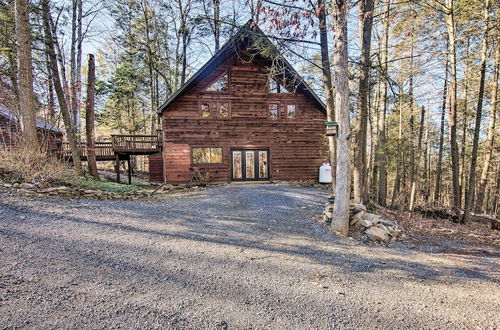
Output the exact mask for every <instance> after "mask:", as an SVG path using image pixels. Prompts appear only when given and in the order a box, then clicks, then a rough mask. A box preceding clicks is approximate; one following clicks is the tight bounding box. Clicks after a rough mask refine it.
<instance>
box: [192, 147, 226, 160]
mask: <svg viewBox="0 0 500 330" xmlns="http://www.w3.org/2000/svg"><path fill="white" fill-rule="evenodd" d="M193 164H222V148H193Z"/></svg>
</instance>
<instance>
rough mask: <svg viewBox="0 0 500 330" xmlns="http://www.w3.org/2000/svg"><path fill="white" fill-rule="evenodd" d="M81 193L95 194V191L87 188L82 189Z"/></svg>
mask: <svg viewBox="0 0 500 330" xmlns="http://www.w3.org/2000/svg"><path fill="white" fill-rule="evenodd" d="M83 193H84V194H95V193H97V191H95V190H90V189H87V190H84V191H83Z"/></svg>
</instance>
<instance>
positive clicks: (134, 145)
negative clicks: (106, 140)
mask: <svg viewBox="0 0 500 330" xmlns="http://www.w3.org/2000/svg"><path fill="white" fill-rule="evenodd" d="M111 139H112V141H113V150H114V151H115V152H128V153H134V152H136V153H140V152H155V151H157V152H158V151H160V150H161V137H160V135H159V134H158V135H112V136H111Z"/></svg>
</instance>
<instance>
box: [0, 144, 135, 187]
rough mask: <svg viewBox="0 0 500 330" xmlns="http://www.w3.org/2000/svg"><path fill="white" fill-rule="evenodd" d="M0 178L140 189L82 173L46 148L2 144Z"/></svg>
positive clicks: (78, 185)
mask: <svg viewBox="0 0 500 330" xmlns="http://www.w3.org/2000/svg"><path fill="white" fill-rule="evenodd" d="M0 181H3V182H7V183H24V182H25V183H37V184H39V185H41V186H51V185H65V186H71V187H80V188H86V189H92V190H105V191H111V192H117V193H120V192H127V191H134V190H140V189H141V188H139V187H137V186H135V185H124V184H119V183H116V182H112V181H109V180H108V179H107V178H106V177H104V176H101V178H100V180H95V179H94V178H93V177H91V176H79V175H77V174H76V172H75V170H74V169H73V167H72V166H71V164H68V163H65V162H63V161H61V160H60V159H58V158H56V157H54V156H53V155H50V154H48V153H46V152H44V151H36V150H33V149H30V148H23V147H19V148H15V149H6V148H1V147H0Z"/></svg>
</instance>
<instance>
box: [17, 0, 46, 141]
mask: <svg viewBox="0 0 500 330" xmlns="http://www.w3.org/2000/svg"><path fill="white" fill-rule="evenodd" d="M14 4H15V18H16V38H17V70H18V73H19V80H18V83H19V110H20V115H21V130H22V132H23V138H24V145H25V146H27V147H28V148H31V149H33V150H39V149H40V143H39V141H38V137H37V132H36V121H35V114H36V109H35V93H34V92H33V63H32V59H31V38H30V23H29V8H28V0H16V1H15V2H14Z"/></svg>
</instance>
